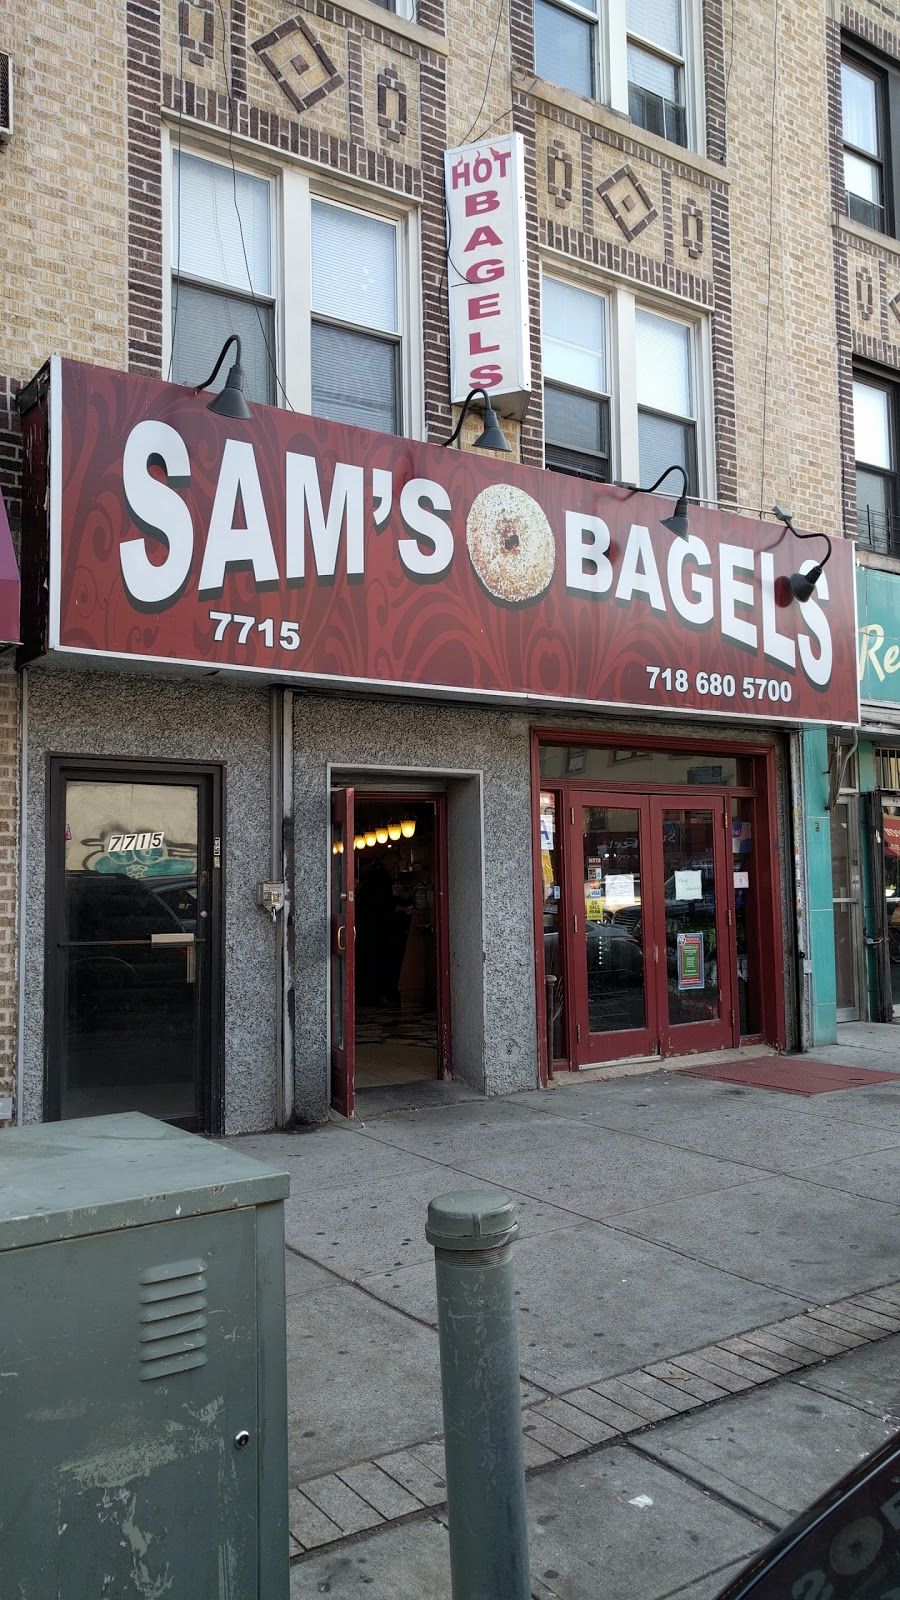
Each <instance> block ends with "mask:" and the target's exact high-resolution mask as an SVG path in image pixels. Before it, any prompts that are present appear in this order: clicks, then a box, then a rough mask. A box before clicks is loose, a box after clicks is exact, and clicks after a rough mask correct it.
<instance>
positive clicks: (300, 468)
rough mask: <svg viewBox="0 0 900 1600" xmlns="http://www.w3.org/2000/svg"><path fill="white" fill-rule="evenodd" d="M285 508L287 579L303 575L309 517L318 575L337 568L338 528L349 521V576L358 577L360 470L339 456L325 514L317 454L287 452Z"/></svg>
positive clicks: (361, 554) (362, 567)
mask: <svg viewBox="0 0 900 1600" xmlns="http://www.w3.org/2000/svg"><path fill="white" fill-rule="evenodd" d="M285 474H286V492H287V508H286V515H285V522H286V543H287V550H286V575H287V580H288V583H291V582H292V581H296V580H297V579H298V578H303V577H304V576H305V574H306V565H305V563H306V555H305V545H306V539H305V530H306V522H307V518H308V519H309V533H310V538H311V539H312V547H313V560H314V562H315V567H316V572H317V573H318V575H319V577H320V578H333V577H334V576H335V573H336V572H337V558H338V548H339V545H340V541H341V528H342V527H343V526H344V522H345V520H346V524H347V576H348V577H349V578H361V577H362V575H363V572H364V571H365V555H364V543H363V469H362V467H351V466H348V464H347V463H346V462H344V461H338V462H337V463H336V465H335V469H334V477H333V479H332V483H331V499H330V500H329V502H328V515H327V517H326V515H325V511H324V509H323V505H322V491H321V489H320V487H319V475H318V471H317V468H316V458H315V456H301V455H295V454H293V453H292V452H291V451H288V453H287V455H286V457H285Z"/></svg>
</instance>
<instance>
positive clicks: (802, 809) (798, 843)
mask: <svg viewBox="0 0 900 1600" xmlns="http://www.w3.org/2000/svg"><path fill="white" fill-rule="evenodd" d="M802 741H803V735H802V733H799V732H798V733H792V734H790V735H789V757H790V775H791V822H792V833H793V840H792V843H793V855H794V931H795V947H796V952H797V961H796V988H795V995H796V1005H797V1046H798V1049H800V1050H801V1051H808V1050H809V1049H810V1047H811V1045H812V1033H813V1030H812V956H811V952H810V948H809V934H810V929H809V913H808V907H809V888H808V884H807V876H806V839H805V837H804V826H803V819H804V817H805V816H806V794H805V786H804V782H803V742H802Z"/></svg>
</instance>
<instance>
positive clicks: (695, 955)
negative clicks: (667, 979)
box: [678, 933, 706, 989]
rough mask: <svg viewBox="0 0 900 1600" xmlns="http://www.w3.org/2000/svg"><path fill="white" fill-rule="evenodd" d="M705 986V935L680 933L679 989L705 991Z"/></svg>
mask: <svg viewBox="0 0 900 1600" xmlns="http://www.w3.org/2000/svg"><path fill="white" fill-rule="evenodd" d="M705 986H706V977H705V973H704V970H703V935H702V933H680V934H679V935H678V987H679V989H703V988H705Z"/></svg>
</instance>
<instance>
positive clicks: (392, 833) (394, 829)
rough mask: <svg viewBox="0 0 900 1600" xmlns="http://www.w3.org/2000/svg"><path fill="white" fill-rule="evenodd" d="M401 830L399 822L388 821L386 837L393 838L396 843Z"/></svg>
mask: <svg viewBox="0 0 900 1600" xmlns="http://www.w3.org/2000/svg"><path fill="white" fill-rule="evenodd" d="M401 831H402V830H401V827H400V824H399V822H389V823H388V838H389V839H393V840H394V843H395V844H396V842H397V840H398V839H399V838H400V835H401Z"/></svg>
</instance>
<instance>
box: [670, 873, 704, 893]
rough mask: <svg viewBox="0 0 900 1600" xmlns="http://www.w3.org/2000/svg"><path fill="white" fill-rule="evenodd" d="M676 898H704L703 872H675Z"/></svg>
mask: <svg viewBox="0 0 900 1600" xmlns="http://www.w3.org/2000/svg"><path fill="white" fill-rule="evenodd" d="M675 899H676V900H702V899H703V874H702V872H676V874H675Z"/></svg>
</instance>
